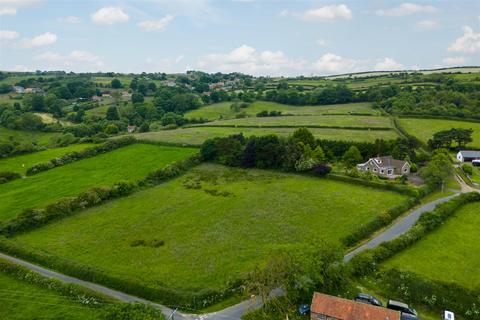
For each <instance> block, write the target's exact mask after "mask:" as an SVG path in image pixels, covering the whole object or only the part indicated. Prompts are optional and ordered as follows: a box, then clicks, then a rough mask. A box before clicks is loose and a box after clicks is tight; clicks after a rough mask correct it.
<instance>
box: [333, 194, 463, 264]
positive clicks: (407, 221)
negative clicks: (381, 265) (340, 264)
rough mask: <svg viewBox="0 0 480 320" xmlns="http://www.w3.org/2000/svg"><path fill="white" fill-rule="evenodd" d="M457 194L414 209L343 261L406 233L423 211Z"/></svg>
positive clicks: (348, 254)
mask: <svg viewBox="0 0 480 320" xmlns="http://www.w3.org/2000/svg"><path fill="white" fill-rule="evenodd" d="M457 195H459V193H457V194H454V195H451V196H448V197H445V198H440V199H437V200H434V201H432V202H429V203H427V204H424V205H423V206H421V207H419V208H417V209H415V210H413V211H412V212H410V213H409V214H408V215H407V216H405V217H403V218H401V219H400V220H398V221H397V222H396V223H394V224H393V225H392V226H391V227H390V228H388V229H387V230H385V231H384V232H382V233H381V234H379V235H378V236H376V237H375V238H373V239H371V240H370V241H368V242H367V243H365V244H363V245H361V246H360V247H358V248H356V249H355V250H352V251H350V252H349V253H347V254H346V255H345V257H343V261H345V262H347V261H349V260H350V259H352V257H353V256H355V255H356V254H358V253H360V252H362V251H364V250H367V249H373V248H375V247H377V246H378V245H379V244H381V243H382V242H385V241H390V240H392V239H395V238H396V237H398V236H400V235H402V234H404V233H405V232H407V231H408V230H410V228H411V227H413V225H414V224H415V222H417V220H418V218H420V216H421V215H422V214H423V213H425V212H427V211H431V210H433V209H435V207H436V206H437V205H438V204H440V203H443V202H446V201H448V200H450V199H452V198H453V197H456V196H457Z"/></svg>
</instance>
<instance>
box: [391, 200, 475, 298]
mask: <svg viewBox="0 0 480 320" xmlns="http://www.w3.org/2000/svg"><path fill="white" fill-rule="evenodd" d="M479 212H480V204H479V203H472V204H468V205H466V206H465V207H463V208H461V209H460V210H459V211H458V212H457V213H456V214H455V216H453V217H451V218H449V220H448V221H447V222H445V224H444V225H442V226H441V227H440V228H438V229H437V230H435V231H433V232H432V233H430V234H429V235H427V236H426V237H425V238H423V239H422V240H420V241H419V242H417V243H416V244H414V245H413V246H412V247H410V248H408V249H406V250H404V251H402V252H400V253H398V254H396V255H395V256H394V257H393V258H392V259H390V260H388V261H386V262H385V263H384V267H385V268H389V267H395V268H397V269H399V270H402V271H410V272H414V273H417V274H420V275H422V276H424V277H426V278H429V279H432V280H439V281H443V282H452V283H456V284H458V285H460V286H464V287H467V288H470V289H478V288H480V273H479V272H478V270H480V255H479V254H478V252H479V251H480V233H479V232H478V226H479V225H480V215H479ZM446 275H448V277H446Z"/></svg>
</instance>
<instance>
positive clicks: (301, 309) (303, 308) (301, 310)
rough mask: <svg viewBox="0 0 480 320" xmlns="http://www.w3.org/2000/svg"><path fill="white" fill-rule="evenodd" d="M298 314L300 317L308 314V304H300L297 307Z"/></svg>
mask: <svg viewBox="0 0 480 320" xmlns="http://www.w3.org/2000/svg"><path fill="white" fill-rule="evenodd" d="M298 313H299V314H300V315H301V316H305V315H307V314H309V313H310V306H309V305H308V304H301V305H300V306H299V307H298Z"/></svg>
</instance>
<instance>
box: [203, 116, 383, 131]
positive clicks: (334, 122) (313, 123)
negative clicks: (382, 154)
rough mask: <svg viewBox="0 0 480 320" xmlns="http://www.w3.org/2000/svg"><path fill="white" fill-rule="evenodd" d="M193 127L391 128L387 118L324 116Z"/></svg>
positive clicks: (233, 120)
mask: <svg viewBox="0 0 480 320" xmlns="http://www.w3.org/2000/svg"><path fill="white" fill-rule="evenodd" d="M194 126H207V127H209V126H212V127H213V126H231V127H235V126H245V127H282V126H291V127H323V126H325V127H349V128H391V127H392V124H391V121H390V119H389V118H387V117H375V116H350V115H325V116H281V117H251V118H241V119H230V120H219V121H214V122H207V123H202V124H196V125H194Z"/></svg>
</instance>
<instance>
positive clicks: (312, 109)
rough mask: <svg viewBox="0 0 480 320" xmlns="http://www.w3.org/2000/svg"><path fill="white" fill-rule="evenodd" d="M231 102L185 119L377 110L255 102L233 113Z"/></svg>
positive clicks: (351, 105) (362, 106) (356, 105)
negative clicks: (264, 112)
mask: <svg viewBox="0 0 480 320" xmlns="http://www.w3.org/2000/svg"><path fill="white" fill-rule="evenodd" d="M232 104H233V102H231V101H229V102H220V103H216V104H211V105H207V106H204V107H201V108H199V109H196V110H192V111H189V112H187V113H186V114H185V117H186V118H189V119H191V118H204V119H208V120H219V119H233V118H235V116H236V115H237V114H239V113H242V112H244V113H245V114H246V115H248V116H252V117H254V116H256V115H257V113H259V112H262V111H268V112H270V111H281V112H282V113H283V114H290V115H295V116H302V115H303V116H309V115H323V114H351V113H355V114H365V115H377V114H380V112H379V111H378V110H375V109H373V108H372V106H371V103H366V102H363V103H346V104H332V105H320V106H292V105H288V104H280V103H275V102H268V101H256V102H254V103H252V104H250V105H249V106H248V107H247V108H240V109H239V110H237V111H235V110H233V109H232V108H230V106H231V105H232Z"/></svg>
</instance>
